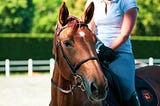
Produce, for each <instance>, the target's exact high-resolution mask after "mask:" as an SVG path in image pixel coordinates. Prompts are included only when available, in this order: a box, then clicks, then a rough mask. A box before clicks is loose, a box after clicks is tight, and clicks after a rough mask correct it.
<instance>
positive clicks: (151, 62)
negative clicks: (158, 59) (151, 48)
mask: <svg viewBox="0 0 160 106" xmlns="http://www.w3.org/2000/svg"><path fill="white" fill-rule="evenodd" d="M152 65H153V58H152V57H150V58H149V66H152Z"/></svg>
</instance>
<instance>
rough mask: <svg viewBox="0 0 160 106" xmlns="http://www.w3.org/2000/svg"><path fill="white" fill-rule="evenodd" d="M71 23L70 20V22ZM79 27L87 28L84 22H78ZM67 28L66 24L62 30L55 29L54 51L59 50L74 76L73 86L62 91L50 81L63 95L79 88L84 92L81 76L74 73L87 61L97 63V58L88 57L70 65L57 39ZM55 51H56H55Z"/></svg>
mask: <svg viewBox="0 0 160 106" xmlns="http://www.w3.org/2000/svg"><path fill="white" fill-rule="evenodd" d="M71 21H72V20H71ZM77 24H78V25H79V26H80V27H81V26H86V27H88V26H87V24H86V23H84V22H79V21H78V23H77ZM67 27H68V24H66V25H65V26H63V27H62V28H60V29H59V28H58V26H57V28H56V37H57V42H56V49H58V48H59V49H60V52H61V54H62V57H63V58H64V60H65V61H66V63H67V65H68V66H69V68H70V69H71V72H72V74H73V76H74V79H75V84H74V85H70V89H69V90H64V89H62V88H60V87H58V86H57V84H56V83H55V82H54V81H53V80H52V79H51V83H52V85H53V86H54V87H56V88H57V89H58V90H59V91H61V92H63V93H70V92H71V93H72V91H73V90H74V89H75V88H76V87H79V88H80V89H81V91H85V86H84V83H83V78H82V77H81V75H79V74H77V73H76V71H77V70H78V69H79V68H80V66H81V65H82V64H83V63H85V62H87V61H89V60H97V61H98V58H97V57H89V58H86V59H84V60H82V61H80V62H78V63H77V64H76V65H72V64H71V62H70V61H69V59H68V57H67V56H66V55H65V53H64V50H63V47H62V45H61V41H60V39H59V35H60V33H61V32H62V31H63V30H64V29H65V28H67ZM56 51H57V50H56Z"/></svg>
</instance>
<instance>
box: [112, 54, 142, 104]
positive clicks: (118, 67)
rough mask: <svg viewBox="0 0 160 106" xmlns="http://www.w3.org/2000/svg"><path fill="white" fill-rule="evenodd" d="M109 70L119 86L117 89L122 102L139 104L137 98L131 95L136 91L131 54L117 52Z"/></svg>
mask: <svg viewBox="0 0 160 106" xmlns="http://www.w3.org/2000/svg"><path fill="white" fill-rule="evenodd" d="M109 68H110V69H111V71H112V72H113V73H114V75H115V77H116V79H117V82H118V84H119V86H120V87H119V88H120V91H121V97H122V99H123V101H130V100H132V102H135V101H137V104H139V99H138V98H137V96H135V95H133V93H134V92H135V91H136V90H135V63H134V57H133V54H132V53H124V52H118V56H117V59H116V60H115V61H113V62H112V63H111V64H110V65H109ZM131 98H132V99H131ZM135 99H136V100H135ZM135 106H139V105H135Z"/></svg>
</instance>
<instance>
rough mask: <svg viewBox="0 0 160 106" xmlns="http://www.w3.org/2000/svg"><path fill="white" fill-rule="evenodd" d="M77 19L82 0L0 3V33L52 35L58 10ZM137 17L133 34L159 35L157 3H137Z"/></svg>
mask: <svg viewBox="0 0 160 106" xmlns="http://www.w3.org/2000/svg"><path fill="white" fill-rule="evenodd" d="M63 1H64V2H66V5H67V7H68V8H69V12H70V15H74V16H77V17H80V15H81V14H82V12H83V10H84V6H85V2H86V0H0V5H1V6H0V33H10V32H13V33H28V32H33V33H53V32H54V29H55V25H56V23H57V17H58V12H59V7H60V4H61V3H62V2H63ZM137 4H138V7H139V14H138V19H137V23H136V26H135V29H134V31H133V35H142V36H146V35H149V36H154V35H157V36H160V30H159V29H160V21H159V19H160V14H159V13H160V2H159V0H146V1H143V0H137Z"/></svg>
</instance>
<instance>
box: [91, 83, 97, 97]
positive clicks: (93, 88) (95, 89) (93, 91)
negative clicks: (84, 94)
mask: <svg viewBox="0 0 160 106" xmlns="http://www.w3.org/2000/svg"><path fill="white" fill-rule="evenodd" d="M91 92H92V93H93V94H95V93H98V88H97V85H96V84H95V83H94V82H92V83H91Z"/></svg>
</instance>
